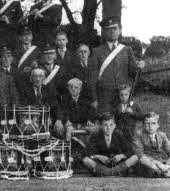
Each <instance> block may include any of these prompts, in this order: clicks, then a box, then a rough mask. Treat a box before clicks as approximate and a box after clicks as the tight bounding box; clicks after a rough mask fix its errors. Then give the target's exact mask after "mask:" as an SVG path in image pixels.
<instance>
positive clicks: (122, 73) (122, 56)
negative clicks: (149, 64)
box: [94, 17, 144, 112]
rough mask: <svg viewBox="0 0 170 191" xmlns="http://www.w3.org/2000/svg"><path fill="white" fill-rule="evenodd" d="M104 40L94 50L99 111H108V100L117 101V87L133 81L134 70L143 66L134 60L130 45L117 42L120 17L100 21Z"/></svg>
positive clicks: (119, 31) (119, 33) (142, 63)
mask: <svg viewBox="0 0 170 191" xmlns="http://www.w3.org/2000/svg"><path fill="white" fill-rule="evenodd" d="M100 25H101V27H102V31H103V37H104V39H105V40H106V42H105V43H104V44H103V45H101V46H99V47H98V48H96V49H95V50H94V55H95V57H97V60H98V68H99V74H98V88H97V89H98V90H97V91H98V92H97V94H98V102H99V112H103V111H108V110H109V107H110V101H112V99H113V100H114V103H115V105H116V103H117V97H118V94H117V87H118V86H119V85H120V84H122V83H125V82H126V83H127V82H131V81H133V79H134V77H135V75H136V72H137V70H138V68H139V69H141V68H143V67H144V62H139V63H138V64H137V63H136V61H135V57H134V54H133V52H132V49H131V48H130V47H127V46H125V45H122V44H120V43H119V36H120V35H121V24H120V18H118V17H111V18H107V19H104V20H103V21H102V22H101V23H100Z"/></svg>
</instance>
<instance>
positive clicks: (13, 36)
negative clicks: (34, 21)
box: [0, 1, 23, 50]
mask: <svg viewBox="0 0 170 191" xmlns="http://www.w3.org/2000/svg"><path fill="white" fill-rule="evenodd" d="M2 6H3V4H2V2H0V8H2ZM3 15H6V16H7V17H8V20H9V23H6V22H4V21H3V19H2V20H1V16H2V15H0V44H3V45H5V46H9V47H10V48H11V49H12V50H14V49H15V48H16V44H17V26H18V25H17V23H18V21H19V19H20V18H21V17H22V15H23V12H22V9H21V4H20V1H13V2H12V3H11V5H10V6H9V7H8V8H7V9H6V10H5V11H4V13H3Z"/></svg>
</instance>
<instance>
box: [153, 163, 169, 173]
mask: <svg viewBox="0 0 170 191" xmlns="http://www.w3.org/2000/svg"><path fill="white" fill-rule="evenodd" d="M156 165H157V166H158V168H159V169H160V170H161V171H162V172H164V173H165V172H168V171H169V170H170V166H169V165H167V164H163V163H157V164H156Z"/></svg>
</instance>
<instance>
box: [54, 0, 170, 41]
mask: <svg viewBox="0 0 170 191" xmlns="http://www.w3.org/2000/svg"><path fill="white" fill-rule="evenodd" d="M53 1H55V2H57V3H59V0H53ZM67 1H68V3H69V4H68V5H69V7H70V8H71V10H72V12H75V11H77V10H78V11H81V10H82V6H83V0H67ZM122 3H123V5H124V7H125V8H123V9H122V33H123V35H124V36H134V37H136V38H138V39H140V40H141V41H143V42H145V43H149V41H150V39H151V38H152V36H159V35H162V36H170V23H169V19H170V0H162V1H161V0H122ZM101 10H102V8H101V7H99V9H98V12H97V14H98V15H99V17H100V19H101V18H102V15H101V12H102V11H101ZM73 16H74V18H75V19H76V21H77V22H78V23H81V15H80V14H79V13H75V14H74V15H73ZM62 18H63V19H62V24H66V23H67V22H68V19H67V16H66V14H65V12H64V11H63V17H62ZM95 28H97V30H98V31H99V33H100V27H99V25H98V23H95Z"/></svg>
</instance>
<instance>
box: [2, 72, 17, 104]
mask: <svg viewBox="0 0 170 191" xmlns="http://www.w3.org/2000/svg"><path fill="white" fill-rule="evenodd" d="M0 82H1V83H0V105H1V106H4V104H7V105H10V106H12V105H13V104H18V101H19V95H18V91H17V89H16V86H15V83H14V80H13V77H12V76H11V75H7V74H5V73H4V72H0Z"/></svg>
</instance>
